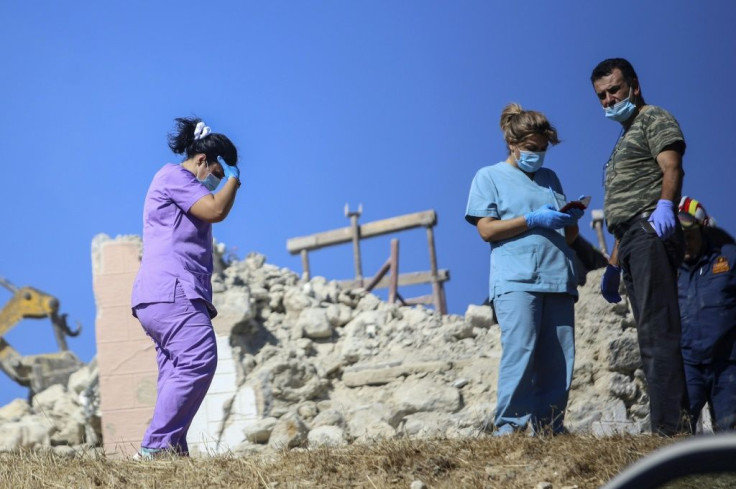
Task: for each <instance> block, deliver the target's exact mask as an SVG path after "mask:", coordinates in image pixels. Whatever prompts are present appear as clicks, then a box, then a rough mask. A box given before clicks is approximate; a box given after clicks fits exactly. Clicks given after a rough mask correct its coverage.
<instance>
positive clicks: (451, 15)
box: [0, 0, 736, 404]
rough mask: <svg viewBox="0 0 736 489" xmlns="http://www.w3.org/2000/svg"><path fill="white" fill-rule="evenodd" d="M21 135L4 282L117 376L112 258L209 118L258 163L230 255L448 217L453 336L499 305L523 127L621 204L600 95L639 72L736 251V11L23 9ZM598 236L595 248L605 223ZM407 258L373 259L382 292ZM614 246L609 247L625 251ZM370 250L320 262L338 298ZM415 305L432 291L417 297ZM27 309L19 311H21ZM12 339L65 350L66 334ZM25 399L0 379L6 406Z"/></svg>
mask: <svg viewBox="0 0 736 489" xmlns="http://www.w3.org/2000/svg"><path fill="white" fill-rule="evenodd" d="M0 18H2V19H3V20H4V22H3V24H4V26H3V29H2V30H0V42H1V43H2V45H3V46H5V49H4V52H3V63H2V76H0V93H2V97H1V98H0V134H1V135H2V137H1V141H2V149H3V156H4V160H5V167H6V168H5V171H4V172H3V175H4V178H5V185H4V191H3V194H4V201H5V205H4V207H5V210H4V216H5V219H4V228H3V233H2V239H1V240H0V251H1V253H0V256H1V257H2V258H0V276H3V277H5V278H7V279H9V280H11V281H12V282H14V283H15V284H16V285H19V286H20V285H30V286H33V287H36V288H38V289H41V290H43V291H45V292H48V293H50V294H53V295H55V296H57V297H58V298H59V299H60V301H61V308H62V312H66V313H68V314H69V319H70V322H72V323H73V322H75V321H79V322H81V323H82V325H83V327H84V332H83V334H82V335H81V336H80V337H78V338H71V339H69V346H70V348H71V349H72V350H73V351H74V352H75V353H76V354H77V355H78V356H79V357H80V358H81V359H82V360H84V361H89V360H90V359H91V358H92V357H93V356H94V354H95V340H94V319H95V304H94V296H93V293H92V271H91V261H90V244H91V241H92V238H93V237H94V236H95V235H96V234H98V233H107V234H109V235H111V236H115V235H119V234H139V233H140V232H141V212H142V204H143V199H144V196H145V193H146V189H147V187H148V184H149V181H150V179H151V177H152V175H153V174H154V173H155V172H156V171H157V169H158V168H159V167H160V166H161V165H163V164H164V163H166V162H176V161H178V157H177V156H175V155H172V154H171V152H170V151H169V150H168V147H167V145H166V134H167V132H169V131H170V130H171V128H172V127H173V119H174V118H175V117H180V116H189V115H192V114H196V115H198V116H200V117H202V118H203V119H204V120H205V121H206V122H207V124H208V125H210V126H211V127H212V129H213V130H214V131H217V132H222V133H225V134H227V135H228V136H229V137H230V138H231V139H232V140H233V141H234V142H235V144H236V145H237V146H238V148H239V151H240V157H241V163H240V166H241V168H242V175H243V180H244V184H243V187H242V189H241V191H240V193H239V195H238V199H237V201H236V203H235V207H234V209H233V211H232V213H231V215H230V217H229V218H228V219H227V220H226V221H225V222H223V223H220V224H216V225H215V227H214V235H215V237H216V238H217V239H218V240H219V241H221V242H224V243H225V244H226V245H228V247H230V248H232V249H233V250H234V251H235V252H236V253H237V255H238V256H239V257H241V258H242V257H244V256H245V255H246V254H247V253H248V252H251V251H257V252H260V253H263V254H265V255H266V256H267V259H268V261H269V262H270V263H273V264H276V265H279V266H284V267H289V268H292V269H294V270H297V271H299V270H300V261H299V258H298V256H291V255H289V254H288V252H287V251H286V240H287V239H288V238H290V237H295V236H302V235H306V234H311V233H314V232H318V231H323V230H328V229H333V228H337V227H342V226H346V225H348V224H349V222H348V219H346V218H345V216H344V215H343V206H344V205H345V204H346V203H349V204H350V206H351V208H356V207H357V206H358V204H359V203H362V204H363V209H364V212H363V216H362V217H361V222H369V221H373V220H378V219H384V218H387V217H392V216H396V215H400V214H406V213H411V212H417V211H421V210H426V209H435V210H436V211H437V213H438V216H439V224H438V226H437V227H436V228H435V236H436V245H437V254H438V262H439V266H440V267H441V268H447V269H449V270H450V272H451V280H450V282H448V283H447V287H446V293H447V298H448V306H449V309H450V312H451V313H456V314H463V313H464V312H465V309H466V308H467V305H468V304H470V303H481V302H482V301H483V300H484V299H485V297H486V296H487V281H488V247H487V244H485V243H483V242H482V241H481V240H480V238H479V237H478V235H477V232H476V231H475V229H474V228H473V227H471V226H469V225H468V224H467V223H465V221H464V219H463V214H464V209H465V203H466V198H467V192H468V188H469V185H470V181H471V180H472V178H473V175H474V174H475V172H476V171H477V170H478V169H479V168H480V167H482V166H486V165H489V164H493V163H496V162H498V161H500V160H502V159H504V158H505V148H504V143H503V139H502V136H501V132H500V129H499V127H498V120H499V115H500V112H501V110H502V108H503V106H504V105H505V104H507V103H508V102H510V101H516V102H519V103H521V104H522V105H523V106H524V107H525V108H529V109H535V110H539V111H542V112H544V113H545V114H546V115H547V116H548V117H549V119H550V120H551V121H552V122H553V124H555V125H556V127H557V129H558V132H559V135H560V137H561V138H562V140H563V142H562V144H560V145H559V146H556V147H554V148H552V149H551V150H550V151H549V153H548V154H547V159H546V160H545V165H547V166H549V167H550V168H553V169H554V170H555V171H556V172H557V173H558V175H559V176H560V179H561V181H562V184H563V186H564V188H565V190H566V193H567V195H568V197H577V196H578V195H580V194H590V195H592V197H593V201H592V204H591V205H592V207H593V208H599V207H600V206H601V205H602V201H603V187H602V185H601V177H602V165H603V164H604V163H605V161H606V159H607V157H608V155H609V153H610V151H611V149H612V147H613V145H614V143H615V141H616V137H617V135H618V133H619V126H618V125H617V124H616V123H613V122H610V121H607V120H605V118H604V117H603V111H602V110H601V108H600V106H599V105H598V102H597V99H596V97H595V95H594V93H593V90H592V88H591V85H590V82H589V75H590V71H591V69H592V68H593V66H595V64H597V62H599V61H600V60H602V59H604V58H608V57H625V58H628V59H629V60H630V61H631V62H632V63H633V65H634V67H635V68H636V70H637V72H638V74H639V78H640V82H641V86H642V90H643V94H644V96H645V98H646V100H647V102H649V103H650V104H654V105H660V106H662V107H665V108H666V109H668V110H669V111H670V112H672V113H673V114H674V115H675V117H676V118H677V119H678V120H679V122H680V124H681V126H682V129H683V132H684V134H685V138H686V140H687V144H688V149H687V153H686V155H685V159H684V166H685V171H686V177H685V185H684V192H685V193H686V194H688V195H691V196H693V197H696V198H699V199H700V200H702V201H703V203H704V204H705V206H706V208H707V209H708V211H709V212H710V213H711V214H713V215H714V216H715V217H716V219H717V220H718V222H719V223H720V224H721V225H722V227H724V228H725V229H727V230H729V231H731V232H734V231H736V217H734V213H733V212H732V206H733V204H734V198H733V194H731V192H733V182H735V181H736V170H735V169H734V167H735V166H734V163H733V162H732V161H731V160H732V159H733V158H731V157H729V156H728V155H729V152H730V150H729V146H728V145H729V141H733V138H734V134H736V117H734V116H733V114H732V111H733V107H734V104H733V101H732V100H731V99H729V96H730V95H729V94H730V93H731V89H730V88H729V86H730V85H729V83H730V82H731V81H733V79H734V74H736V70H735V69H734V60H735V59H736V34H734V30H733V25H732V22H733V19H734V18H736V3H734V2H732V1H729V0H722V1H707V2H693V1H690V0H654V1H647V2H640V1H628V0H625V1H620V2H614V3H601V2H588V1H582V0H581V1H559V0H558V1H555V2H530V1H526V2H522V1H518V2H506V1H504V2H502V1H490V0H489V1H465V0H461V1H453V2H450V1H427V0H406V1H398V2H397V1H370V2H369V1H337V0H333V1H309V2H308V1H288V2H285V1H270V2H252V1H234V0H229V1H209V2H193V1H187V0H182V1H178V2H142V1H126V2H118V1H111V2H88V1H77V2H50V1H40V2H19V1H13V0H9V1H5V2H2V3H0ZM581 229H582V233H583V235H584V236H585V237H586V238H587V239H589V240H591V241H593V242H595V235H594V234H593V231H592V230H591V229H590V228H589V218H588V216H586V217H584V218H583V220H582V221H581ZM396 237H398V238H399V239H400V242H401V259H400V265H401V269H402V271H403V272H409V271H420V270H426V269H428V267H429V264H428V256H427V250H426V238H425V234H424V232H423V231H422V230H415V231H409V232H405V233H402V234H399V235H397V236H396ZM389 239H390V238H389V237H385V238H375V239H372V240H368V241H365V242H364V243H363V254H364V257H363V268H364V273H365V274H366V275H370V274H372V273H373V272H374V271H375V270H377V269H378V268H379V267H380V265H381V264H382V263H383V261H384V260H385V259H386V258H387V256H388V253H389V244H388V243H389ZM608 239H609V246H610V244H611V242H612V239H611V238H610V237H608ZM351 253H352V252H351V248H350V246H349V245H345V246H342V247H337V248H331V249H325V250H320V251H318V252H315V253H313V254H312V257H311V265H312V271H313V273H314V274H315V275H323V276H326V277H327V278H330V279H332V278H350V277H351V275H352V273H353V265H352V258H351V257H352V255H351ZM402 292H403V295H405V296H411V295H418V294H424V293H428V292H429V288H428V287H426V288H424V289H423V288H422V287H415V288H413V289H409V290H406V291H402ZM9 298H10V294H9V293H7V292H6V291H5V290H4V289H0V305H2V304H4V303H5V302H6V301H7V300H9ZM5 338H6V339H7V340H8V341H9V342H10V343H11V344H12V345H13V346H14V347H15V348H16V349H17V350H18V351H20V352H21V353H22V354H36V353H43V352H51V351H54V350H55V349H56V344H55V342H54V339H53V334H52V331H51V326H50V323H49V322H48V321H46V320H26V321H23V322H21V323H20V324H18V325H17V326H16V327H15V328H14V329H13V330H12V331H10V332H9V333H7V334H6V335H5ZM25 395H26V390H25V389H22V388H20V387H17V386H15V384H14V383H12V382H11V381H10V380H9V379H7V378H6V377H5V376H4V375H0V404H5V403H7V402H9V401H10V400H12V399H13V398H14V397H24V396H25Z"/></svg>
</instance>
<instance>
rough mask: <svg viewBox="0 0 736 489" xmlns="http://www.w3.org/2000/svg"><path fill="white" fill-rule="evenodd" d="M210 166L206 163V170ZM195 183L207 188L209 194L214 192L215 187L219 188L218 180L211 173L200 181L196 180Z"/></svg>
mask: <svg viewBox="0 0 736 489" xmlns="http://www.w3.org/2000/svg"><path fill="white" fill-rule="evenodd" d="M209 168H210V165H209V163H207V169H208V170H209ZM197 181H198V182H199V183H201V184H202V185H204V186H205V188H207V190H209V191H210V192H214V191H215V189H216V188H217V187H219V186H220V179H219V178H217V177H216V176H214V175H213V174H212V173H210V174H209V175H207V176H206V177H204V178H203V179H202V180H200V179H199V178H197Z"/></svg>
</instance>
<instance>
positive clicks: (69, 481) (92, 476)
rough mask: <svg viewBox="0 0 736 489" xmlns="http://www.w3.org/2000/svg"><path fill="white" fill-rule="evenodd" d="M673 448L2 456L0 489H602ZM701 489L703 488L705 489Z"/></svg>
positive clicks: (446, 447)
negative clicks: (144, 457)
mask: <svg viewBox="0 0 736 489" xmlns="http://www.w3.org/2000/svg"><path fill="white" fill-rule="evenodd" d="M673 441H675V439H667V438H660V437H653V436H621V437H612V438H594V437H583V436H574V435H565V436H557V437H539V438H529V437H525V436H521V435H515V436H511V437H506V438H500V439H497V438H491V437H479V438H474V439H462V440H433V441H416V440H409V439H399V440H393V441H385V442H378V443H376V444H373V445H352V446H349V447H345V448H339V449H318V450H311V451H307V450H304V451H290V452H284V453H282V454H279V455H278V456H275V457H274V456H270V457H267V456H261V455H258V456H239V457H236V456H230V457H217V458H203V459H189V458H177V459H163V460H155V461H152V462H139V461H133V460H112V459H106V458H104V457H102V458H99V457H98V458H95V457H92V456H87V455H85V454H80V455H79V456H77V457H72V458H62V457H58V456H54V455H52V454H50V453H38V452H36V453H30V452H23V453H6V454H0V487H2V488H6V487H7V488H13V489H30V488H33V489H37V488H64V489H67V488H165V487H172V488H173V487H176V488H179V487H181V488H200V487H202V488H235V487H254V488H279V489H283V488H304V487H307V488H308V487H314V488H330V487H355V488H368V489H375V488H394V487H396V488H408V487H409V486H410V484H411V482H412V481H414V480H421V481H423V482H424V483H426V484H427V486H428V487H429V488H452V489H460V488H503V489H516V488H524V489H528V488H533V487H535V486H536V485H537V484H538V483H539V482H541V481H548V482H551V483H552V484H553V487H554V488H555V489H560V488H562V487H566V486H569V487H577V488H578V489H587V488H597V487H600V486H601V485H602V484H604V483H605V482H607V481H608V480H610V479H611V478H612V477H613V476H614V475H615V474H616V473H617V472H619V471H620V470H622V469H623V468H624V467H625V466H627V465H629V464H630V463H632V462H634V461H636V460H638V459H639V458H641V457H642V456H644V455H646V454H647V453H649V452H651V451H652V450H654V449H656V448H658V447H661V446H664V445H667V444H670V443H672V442H673ZM701 487H702V486H701Z"/></svg>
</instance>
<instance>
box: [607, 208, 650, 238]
mask: <svg viewBox="0 0 736 489" xmlns="http://www.w3.org/2000/svg"><path fill="white" fill-rule="evenodd" d="M651 215H652V213H651V211H646V212H642V213H641V214H638V215H636V216H634V217H632V218H631V219H629V220H628V221H625V222H622V223H621V224H616V225H614V226H611V227H610V229H609V231H611V234H613V235H614V236H615V237H616V239H617V240H619V241H621V238H623V237H624V234H626V231H628V230H629V229H630V228H631V226H633V225H634V224H636V223H637V222H639V221H641V220H643V219H647V218H648V217H649V216H651Z"/></svg>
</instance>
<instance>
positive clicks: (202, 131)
mask: <svg viewBox="0 0 736 489" xmlns="http://www.w3.org/2000/svg"><path fill="white" fill-rule="evenodd" d="M211 132H212V129H210V127H209V126H205V125H204V122H202V121H199V122H197V127H195V128H194V140H195V141H196V140H197V139H202V138H203V137H205V136H206V135H208V134H209V133H211Z"/></svg>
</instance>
